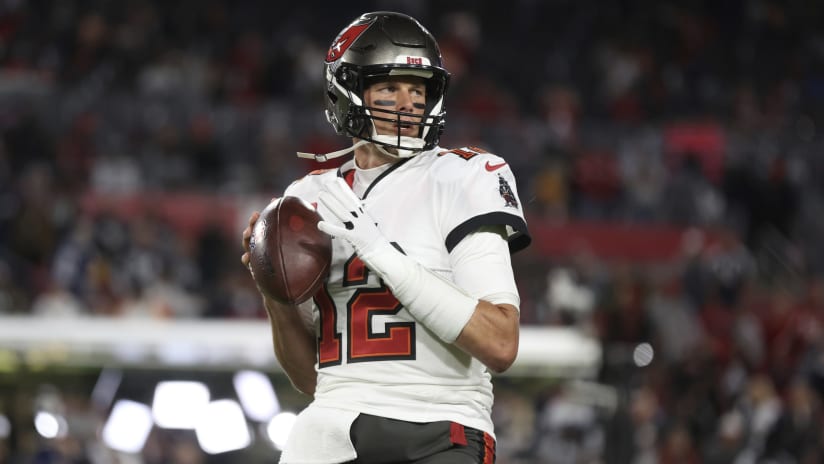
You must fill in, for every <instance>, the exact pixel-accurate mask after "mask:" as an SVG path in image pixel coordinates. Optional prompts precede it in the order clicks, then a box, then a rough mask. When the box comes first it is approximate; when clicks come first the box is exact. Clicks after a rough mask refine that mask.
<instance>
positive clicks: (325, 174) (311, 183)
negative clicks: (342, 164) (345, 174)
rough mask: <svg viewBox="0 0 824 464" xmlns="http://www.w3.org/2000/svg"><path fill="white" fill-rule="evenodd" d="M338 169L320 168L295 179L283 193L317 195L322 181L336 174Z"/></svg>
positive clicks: (301, 195)
mask: <svg viewBox="0 0 824 464" xmlns="http://www.w3.org/2000/svg"><path fill="white" fill-rule="evenodd" d="M336 175H337V170H336V169H318V170H315V171H312V172H310V173H309V174H306V175H305V176H303V177H301V178H300V179H297V180H295V181H294V182H292V183H291V184H289V186H288V187H286V191H284V192H283V195H284V196H285V195H292V196H296V197H306V196H315V195H316V192H318V191H320V187H321V183H322V182H323V180H324V179H328V178H329V176H336Z"/></svg>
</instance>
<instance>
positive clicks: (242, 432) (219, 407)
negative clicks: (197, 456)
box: [195, 399, 252, 454]
mask: <svg viewBox="0 0 824 464" xmlns="http://www.w3.org/2000/svg"><path fill="white" fill-rule="evenodd" d="M197 419H198V420H197V427H196V428H195V434H196V436H197V442H198V444H199V445H200V447H201V448H202V449H203V451H205V452H207V453H209V454H218V453H225V452H227V451H234V450H238V449H241V448H245V447H247V446H249V444H250V443H251V442H252V435H251V433H250V432H249V427H248V426H247V424H246V418H245V417H244V416H243V410H242V409H241V407H240V405H239V404H238V403H237V402H236V401H234V400H228V399H224V400H216V401H213V402H211V403H209V404H208V405H207V406H206V407H205V409H204V410H203V412H202V414H200V415H199V416H198V418H197Z"/></svg>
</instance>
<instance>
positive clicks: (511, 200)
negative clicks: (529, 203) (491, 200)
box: [498, 174, 518, 208]
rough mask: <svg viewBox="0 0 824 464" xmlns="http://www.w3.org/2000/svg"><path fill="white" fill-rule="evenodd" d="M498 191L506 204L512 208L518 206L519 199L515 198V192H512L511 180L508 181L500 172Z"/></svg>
mask: <svg viewBox="0 0 824 464" xmlns="http://www.w3.org/2000/svg"><path fill="white" fill-rule="evenodd" d="M498 193H500V194H501V198H503V199H504V201H505V202H506V204H505V205H504V206H508V207H510V208H517V207H518V200H517V199H516V198H515V193H514V192H512V188H511V187H510V186H509V182H507V181H506V179H504V176H502V175H500V174H498Z"/></svg>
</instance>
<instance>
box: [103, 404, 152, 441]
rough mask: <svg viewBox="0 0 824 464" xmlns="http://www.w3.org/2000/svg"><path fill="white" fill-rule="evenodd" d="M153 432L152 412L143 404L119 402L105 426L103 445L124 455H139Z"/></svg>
mask: <svg viewBox="0 0 824 464" xmlns="http://www.w3.org/2000/svg"><path fill="white" fill-rule="evenodd" d="M151 430H152V412H151V410H150V409H149V407H148V406H147V405H145V404H142V403H137V402H135V401H129V400H118V401H117V402H116V403H115V404H114V407H113V408H112V413H111V415H109V419H108V420H107V421H106V424H105V425H104V426H103V443H105V444H106V446H108V447H109V448H111V449H114V450H117V451H121V452H124V453H139V452H140V451H141V450H142V449H143V446H144V445H145V444H146V439H147V438H149V432H151Z"/></svg>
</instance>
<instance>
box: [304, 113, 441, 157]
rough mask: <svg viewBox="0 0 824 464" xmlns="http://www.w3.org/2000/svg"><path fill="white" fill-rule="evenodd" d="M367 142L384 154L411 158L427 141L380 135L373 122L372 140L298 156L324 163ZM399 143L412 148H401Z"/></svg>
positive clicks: (403, 136) (362, 140)
mask: <svg viewBox="0 0 824 464" xmlns="http://www.w3.org/2000/svg"><path fill="white" fill-rule="evenodd" d="M395 142H398V144H397V145H396V143H395ZM367 143H371V144H372V145H373V146H374V147H375V148H377V149H378V151H379V152H381V153H383V154H384V155H386V156H390V157H392V158H396V159H401V158H410V157H412V156H415V155H417V154H418V153H420V152H421V151H422V150H423V147H424V145H426V142H425V141H424V140H423V139H422V138H418V137H408V136H405V135H401V136H400V137H398V136H392V135H378V133H377V130H376V129H375V124H374V122H373V123H372V134H371V137H370V140H366V139H361V140H359V141H358V142H357V143H355V144H353V145H352V146H351V147H348V148H344V149H343V150H337V151H333V152H330V153H321V154H316V153H306V152H302V151H299V152H298V158H305V159H314V160H315V161H317V162H319V163H324V162H326V161H329V160H330V159H335V158H338V157H341V156H343V155H345V154H347V153H349V152H352V151H354V150H355V149H356V148H358V147H360V146H362V145H365V144H367ZM398 145H401V146H404V147H410V148H401V147H400V146H398ZM387 147H392V148H393V149H394V150H396V151H397V153H392V152H391V151H389V150H388V149H387Z"/></svg>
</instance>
